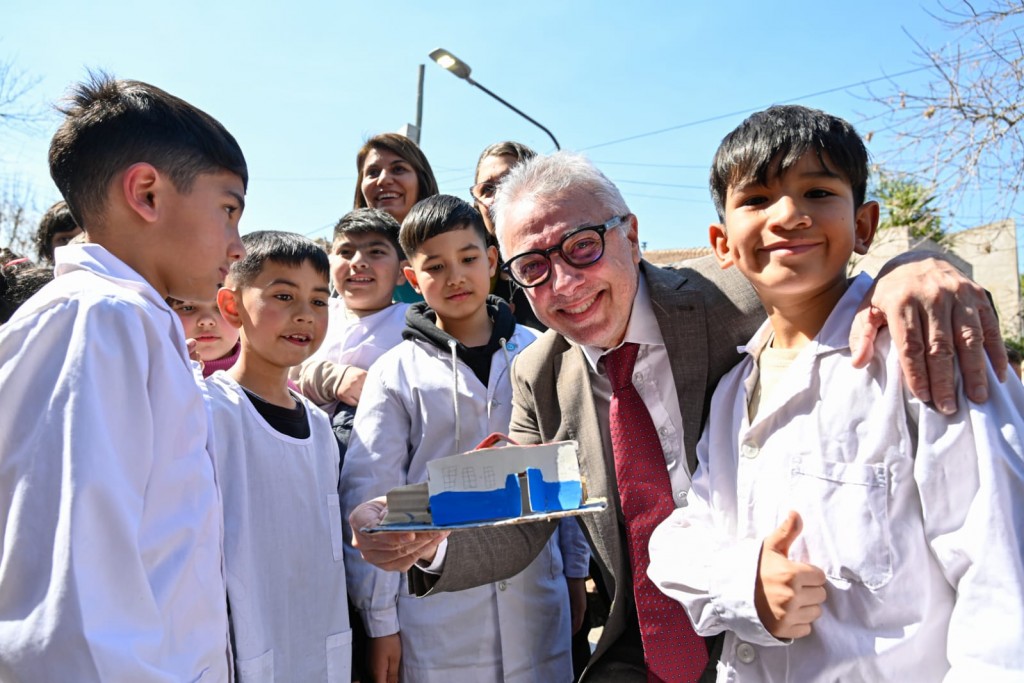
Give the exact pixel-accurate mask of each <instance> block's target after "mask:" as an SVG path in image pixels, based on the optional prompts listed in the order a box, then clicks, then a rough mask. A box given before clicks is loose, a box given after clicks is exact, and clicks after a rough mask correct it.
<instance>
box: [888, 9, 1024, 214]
mask: <svg viewBox="0 0 1024 683" xmlns="http://www.w3.org/2000/svg"><path fill="white" fill-rule="evenodd" d="M977 5H978V3H977V2H973V3H972V2H967V1H966V0H962V1H961V2H959V3H955V4H949V3H941V2H940V3H939V10H938V11H937V12H936V13H935V14H933V15H932V16H934V17H935V19H936V21H938V22H940V23H941V24H942V25H943V26H944V27H946V28H947V29H949V30H950V31H952V32H953V33H954V35H955V36H956V40H955V41H954V42H953V43H951V44H949V45H945V46H941V47H939V48H937V49H929V48H928V47H927V46H925V45H924V44H922V43H921V42H920V41H918V40H916V39H914V38H913V36H911V39H912V40H913V41H914V45H915V46H916V49H917V53H918V55H919V57H921V58H922V59H923V60H924V63H925V65H926V66H928V67H929V70H930V71H931V73H932V78H931V79H930V80H929V81H928V82H927V83H926V84H925V85H924V86H922V87H920V88H918V89H910V88H901V87H900V86H899V84H897V83H894V82H893V83H891V90H890V91H889V92H885V93H882V94H877V93H872V94H871V97H872V99H873V100H874V101H876V102H878V103H880V104H881V105H883V107H885V110H886V116H885V119H886V121H887V123H889V124H891V127H893V128H894V129H895V130H896V131H898V132H897V138H898V140H899V144H898V145H896V148H895V151H894V152H892V153H891V154H888V155H886V158H885V159H883V163H884V164H885V165H886V166H889V167H891V168H899V169H901V170H902V171H904V172H906V173H907V174H909V175H910V176H912V177H913V178H915V179H917V180H919V181H920V182H921V183H923V184H924V185H925V186H928V187H935V188H939V189H940V190H941V192H942V194H943V196H944V197H946V198H947V199H950V200H952V201H951V202H950V204H951V206H953V207H955V206H956V205H958V203H959V202H960V201H962V200H963V198H964V196H965V195H966V194H967V193H968V192H970V191H972V190H976V189H978V188H989V190H990V191H991V189H992V188H994V189H995V191H994V195H995V196H994V199H995V201H994V202H990V203H989V204H988V206H987V207H986V208H987V209H988V211H990V212H991V214H992V216H993V217H996V216H997V215H998V214H1000V213H1002V215H1005V213H1006V212H1007V211H1008V210H1009V208H1010V206H1011V205H1012V204H1013V202H1014V201H1015V200H1016V199H1017V196H1018V195H1019V194H1020V193H1021V191H1022V190H1024V126H1022V125H1019V124H1021V122H1022V120H1024V0H990V1H989V3H988V5H989V6H988V7H985V8H979V7H977Z"/></svg>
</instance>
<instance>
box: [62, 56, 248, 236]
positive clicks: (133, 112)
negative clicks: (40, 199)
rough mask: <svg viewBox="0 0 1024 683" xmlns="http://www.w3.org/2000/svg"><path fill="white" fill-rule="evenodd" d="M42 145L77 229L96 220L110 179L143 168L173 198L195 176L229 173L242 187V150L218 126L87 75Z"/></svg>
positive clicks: (148, 94)
mask: <svg viewBox="0 0 1024 683" xmlns="http://www.w3.org/2000/svg"><path fill="white" fill-rule="evenodd" d="M61 112H62V113H63V114H64V115H65V118H64V122H63V123H62V124H61V126H60V128H59V129H57V132H56V134H55V135H54V136H53V140H52V141H51V142H50V175H51V176H52V177H53V181H54V182H55V183H56V184H57V188H58V189H59V190H60V193H61V194H62V195H63V196H64V200H65V201H66V202H67V203H68V208H69V209H70V210H71V214H72V215H73V216H74V217H75V222H76V223H78V225H80V226H82V228H83V229H86V227H87V226H88V225H89V222H90V221H91V220H94V219H95V217H96V216H98V215H100V214H101V212H102V210H103V205H104V202H105V201H106V196H107V189H108V188H109V186H110V183H111V181H113V179H114V177H115V176H116V175H117V174H118V173H120V172H121V171H123V170H125V169H126V168H128V167H129V166H131V165H132V164H135V163H138V162H146V163H149V164H152V165H153V166H154V167H156V168H157V170H159V171H160V172H161V173H164V174H166V175H167V176H168V178H170V180H171V182H172V183H174V187H175V188H176V189H177V190H178V191H180V192H188V191H189V190H191V189H192V183H193V182H194V181H195V178H196V176H198V175H199V174H201V173H212V172H216V171H220V170H224V171H230V172H231V173H234V174H235V175H237V176H239V177H240V178H241V179H242V184H243V186H247V185H248V182H249V172H248V170H247V168H246V165H245V157H244V156H243V155H242V150H241V148H240V147H239V146H238V143H237V142H236V141H235V138H233V137H232V136H231V133H229V132H228V131H227V130H226V129H225V128H224V126H222V125H221V124H220V123H219V122H218V121H217V120H216V119H214V118H213V117H212V116H210V115H209V114H206V113H205V112H202V111H200V110H199V109H196V108H195V107H193V106H192V105H191V104H189V103H188V102H185V101H184V100H181V99H179V98H177V97H175V96H173V95H171V94H169V93H166V92H164V91H163V90H161V89H160V88H157V87H155V86H152V85H149V84H148V83H141V82H139V81H129V80H115V79H114V78H112V77H110V76H108V75H106V74H103V73H94V74H90V77H89V80H88V81H86V82H84V83H80V84H79V85H77V86H76V87H75V88H74V90H73V91H72V93H71V95H70V96H69V98H68V104H67V106H66V108H64V109H61Z"/></svg>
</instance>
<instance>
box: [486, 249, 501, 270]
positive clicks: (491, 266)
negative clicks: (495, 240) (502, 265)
mask: <svg viewBox="0 0 1024 683" xmlns="http://www.w3.org/2000/svg"><path fill="white" fill-rule="evenodd" d="M496 272H498V248H497V247H493V246H492V247H487V273H488V274H489V275H490V277H494V274H495V273H496Z"/></svg>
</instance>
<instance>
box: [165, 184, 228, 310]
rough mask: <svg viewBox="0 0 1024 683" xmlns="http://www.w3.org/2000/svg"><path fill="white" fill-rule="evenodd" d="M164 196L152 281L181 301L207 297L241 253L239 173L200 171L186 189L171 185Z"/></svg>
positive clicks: (214, 290) (215, 291)
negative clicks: (162, 255)
mask: <svg viewBox="0 0 1024 683" xmlns="http://www.w3.org/2000/svg"><path fill="white" fill-rule="evenodd" d="M164 197H165V199H164V204H163V205H162V206H163V213H162V214H161V216H162V218H163V222H162V223H161V225H160V228H159V230H158V231H156V232H154V237H153V238H154V239H157V240H159V241H160V244H159V245H157V246H158V248H159V249H160V252H161V253H163V254H166V257H164V258H163V259H162V260H161V262H160V263H159V264H158V265H157V266H156V267H155V269H154V273H153V276H154V278H155V281H154V280H152V279H151V284H153V285H154V286H155V287H156V288H157V291H161V293H163V294H165V295H166V296H170V297H173V298H175V299H179V300H181V301H205V300H208V299H211V298H213V297H215V296H216V295H217V286H218V283H221V282H224V279H225V278H226V277H227V274H228V268H229V267H230V266H231V263H232V262H234V261H236V260H238V259H240V258H241V257H242V256H244V255H245V247H243V246H242V240H241V238H240V237H239V235H238V221H239V218H241V215H242V209H243V207H244V206H245V187H244V186H243V185H242V179H241V178H240V177H238V176H237V175H235V174H234V173H231V172H228V171H217V172H216V173H201V174H199V175H198V176H197V177H196V179H195V180H194V181H193V183H192V187H191V189H190V190H189V191H188V192H178V191H177V190H176V189H174V188H173V187H170V188H168V192H167V193H166V195H164ZM162 290H164V291H162Z"/></svg>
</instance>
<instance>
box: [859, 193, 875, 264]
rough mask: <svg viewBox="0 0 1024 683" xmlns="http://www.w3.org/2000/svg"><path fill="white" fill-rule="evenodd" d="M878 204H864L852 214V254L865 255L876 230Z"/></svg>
mask: <svg viewBox="0 0 1024 683" xmlns="http://www.w3.org/2000/svg"><path fill="white" fill-rule="evenodd" d="M878 214H879V208H878V202H864V203H863V204H861V205H860V208H859V209H857V212H856V213H855V214H854V220H855V222H856V226H855V228H854V236H853V253H855V254H866V253H868V247H870V246H871V242H872V241H873V240H874V239H875V231H876V230H877V229H878Z"/></svg>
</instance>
